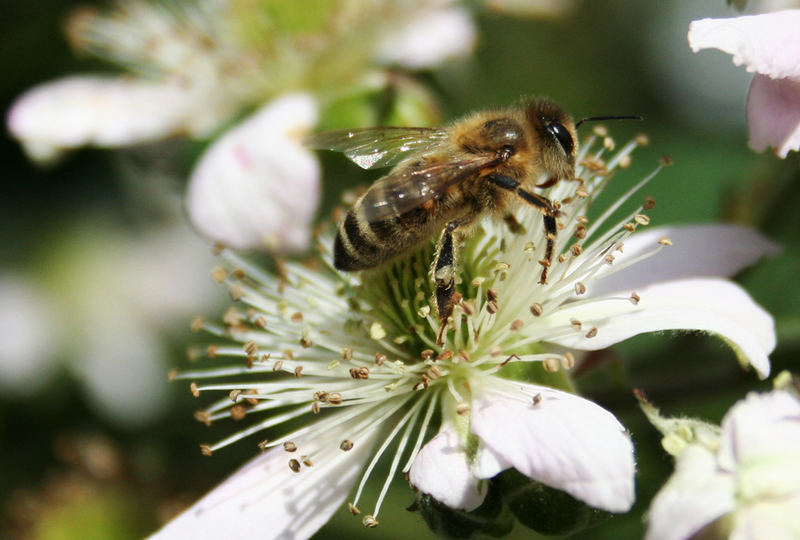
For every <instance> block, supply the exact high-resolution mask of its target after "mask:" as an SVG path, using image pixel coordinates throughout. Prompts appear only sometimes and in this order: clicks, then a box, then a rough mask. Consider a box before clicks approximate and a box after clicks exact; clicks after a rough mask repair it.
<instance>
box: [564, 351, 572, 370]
mask: <svg viewBox="0 0 800 540" xmlns="http://www.w3.org/2000/svg"><path fill="white" fill-rule="evenodd" d="M561 367H563V368H564V369H572V368H574V367H575V357H574V356H573V355H572V353H571V352H569V351H567V352H565V353H564V355H563V356H562V357H561Z"/></svg>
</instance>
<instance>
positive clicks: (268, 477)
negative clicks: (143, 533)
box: [151, 433, 374, 540]
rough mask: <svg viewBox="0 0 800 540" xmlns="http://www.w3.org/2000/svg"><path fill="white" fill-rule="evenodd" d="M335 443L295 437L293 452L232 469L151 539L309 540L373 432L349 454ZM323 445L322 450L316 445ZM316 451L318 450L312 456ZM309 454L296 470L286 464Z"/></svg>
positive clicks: (337, 503) (352, 476)
mask: <svg viewBox="0 0 800 540" xmlns="http://www.w3.org/2000/svg"><path fill="white" fill-rule="evenodd" d="M346 436H349V437H350V438H351V439H352V434H347V435H346V434H344V433H342V436H341V437H340V438H339V439H338V440H337V439H336V438H335V437H326V441H325V442H324V443H321V441H319V440H314V439H313V437H312V438H308V437H306V438H298V439H296V440H295V441H293V442H295V444H296V445H297V448H298V451H297V452H296V454H297V455H295V454H288V453H287V452H286V451H285V450H284V449H283V447H276V448H273V449H271V450H268V451H267V452H265V453H264V454H262V455H260V456H258V457H256V458H255V459H253V460H252V461H250V462H249V463H247V464H246V465H245V466H244V467H242V468H241V469H239V470H238V471H236V472H235V473H234V474H233V475H232V476H230V477H229V478H227V479H226V480H225V481H223V482H222V484H220V485H219V486H217V487H216V488H214V489H213V490H212V491H211V492H210V493H208V494H207V495H206V496H205V497H203V498H202V499H200V500H199V501H197V502H196V503H195V504H194V505H192V506H191V507H190V508H189V509H188V510H186V511H185V512H183V513H182V514H181V515H179V516H178V517H177V518H175V519H174V520H172V521H171V522H170V523H168V524H167V525H166V526H165V527H164V528H163V529H161V530H160V531H158V532H157V533H155V534H154V535H153V536H152V537H151V538H154V539H158V540H162V539H172V538H175V539H183V538H196V539H204V538H208V539H213V538H292V539H297V540H300V539H303V538H309V537H310V536H311V535H313V534H314V533H315V532H316V531H317V530H318V529H319V528H320V527H322V526H323V525H324V524H325V523H326V522H327V521H328V520H329V519H330V517H331V516H332V515H333V513H334V512H335V511H336V510H337V509H339V508H340V507H341V505H342V503H343V502H344V500H345V498H346V497H347V494H348V493H349V491H350V488H351V487H352V485H353V484H354V483H355V481H356V479H357V478H358V476H359V474H360V473H361V471H362V469H363V467H364V465H365V463H366V461H367V458H368V457H369V455H370V450H371V448H372V443H373V442H374V433H372V434H370V435H365V436H363V437H362V438H361V439H353V442H354V443H355V446H354V447H353V449H352V450H350V451H349V452H343V451H342V450H340V449H339V442H340V441H341V440H343V439H344V438H346ZM321 444H324V447H322V446H321ZM317 451H318V452H317ZM300 455H309V456H311V460H312V463H313V465H312V466H311V467H307V466H302V467H301V468H300V471H299V472H293V471H292V470H291V469H290V468H289V460H290V459H292V458H297V459H299V456H300Z"/></svg>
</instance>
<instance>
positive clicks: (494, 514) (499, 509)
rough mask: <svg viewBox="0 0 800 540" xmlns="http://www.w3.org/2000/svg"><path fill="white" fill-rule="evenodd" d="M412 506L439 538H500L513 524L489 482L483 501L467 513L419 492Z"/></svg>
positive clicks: (506, 509)
mask: <svg viewBox="0 0 800 540" xmlns="http://www.w3.org/2000/svg"><path fill="white" fill-rule="evenodd" d="M414 507H415V509H416V510H418V511H419V513H420V515H422V519H424V520H425V524H426V525H428V528H429V529H430V530H431V531H432V532H433V533H434V534H436V536H438V537H439V538H452V539H459V540H461V539H473V538H486V537H490V538H500V537H502V536H506V535H507V534H508V533H510V532H511V529H512V528H513V527H514V516H512V515H511V512H509V510H508V508H506V507H505V505H504V504H503V500H502V498H501V497H500V495H499V493H497V490H495V489H494V488H492V487H491V485H490V487H489V491H488V493H487V494H486V498H485V499H484V501H483V503H482V504H481V505H480V506H479V507H478V508H476V509H475V510H473V511H471V512H467V511H465V510H456V509H454V508H450V507H449V506H446V505H444V504H442V503H440V502H439V501H437V500H436V499H434V498H433V497H431V496H430V495H425V494H422V493H420V494H419V495H418V496H417V499H416V501H415V504H414Z"/></svg>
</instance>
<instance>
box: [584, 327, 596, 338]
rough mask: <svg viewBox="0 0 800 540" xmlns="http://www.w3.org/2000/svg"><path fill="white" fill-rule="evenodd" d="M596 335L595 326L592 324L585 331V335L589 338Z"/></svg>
mask: <svg viewBox="0 0 800 540" xmlns="http://www.w3.org/2000/svg"><path fill="white" fill-rule="evenodd" d="M595 336H597V327H596V326H593V327H592V328H591V329H590V330H589V331H588V332H586V337H587V338H589V339H591V338H593V337H595Z"/></svg>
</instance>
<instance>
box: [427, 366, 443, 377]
mask: <svg viewBox="0 0 800 540" xmlns="http://www.w3.org/2000/svg"><path fill="white" fill-rule="evenodd" d="M425 373H427V374H428V377H430V378H431V379H438V378H439V377H441V376H442V370H441V369H440V368H439V366H431V367H429V368H428V371H426V372H425Z"/></svg>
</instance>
